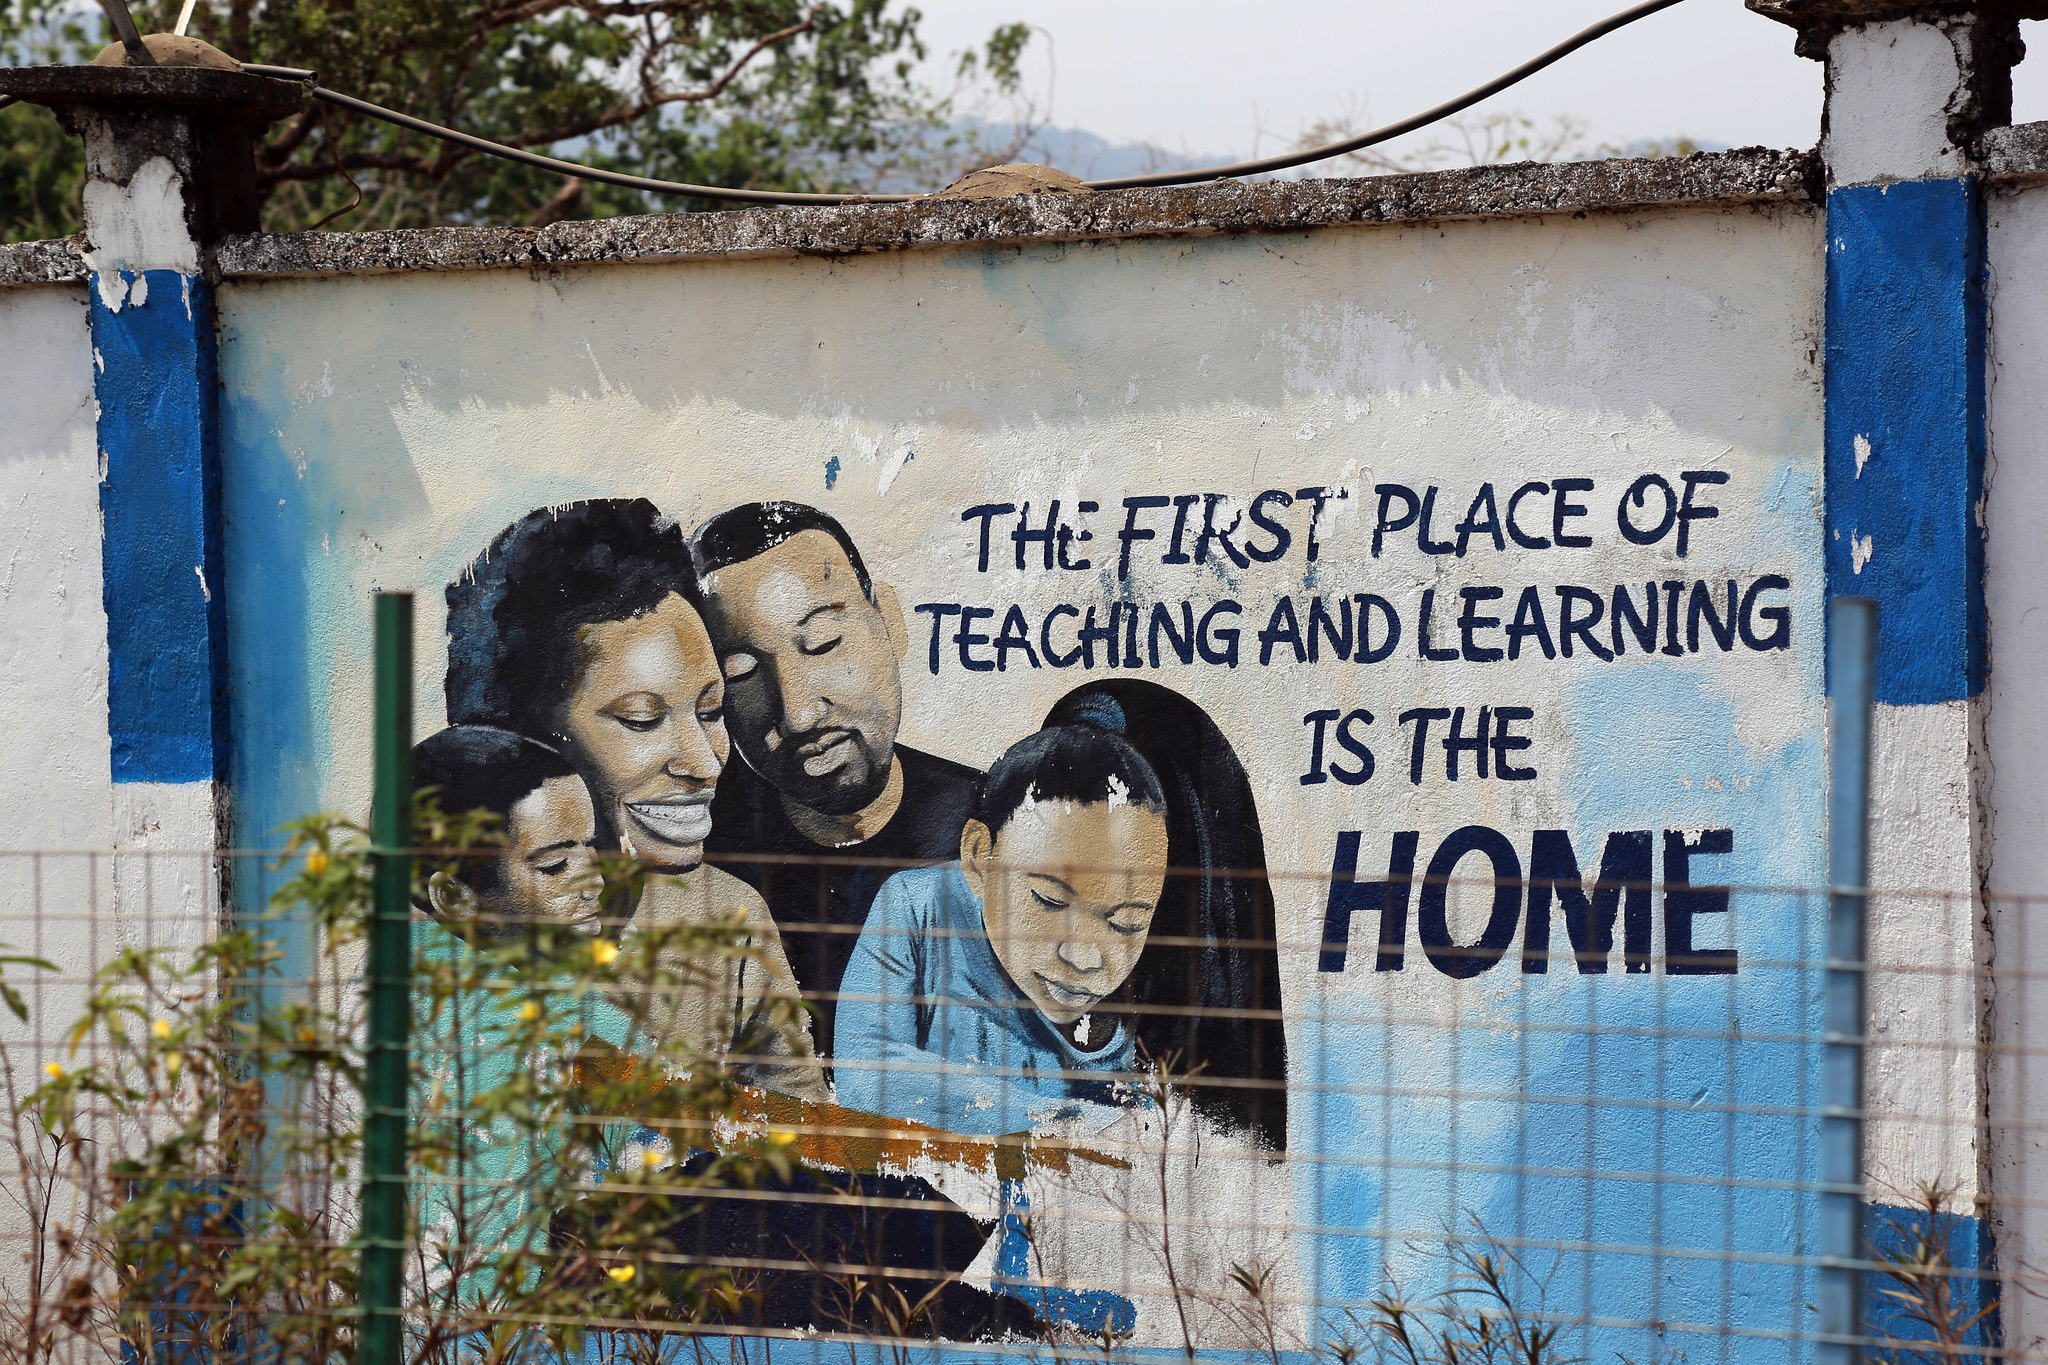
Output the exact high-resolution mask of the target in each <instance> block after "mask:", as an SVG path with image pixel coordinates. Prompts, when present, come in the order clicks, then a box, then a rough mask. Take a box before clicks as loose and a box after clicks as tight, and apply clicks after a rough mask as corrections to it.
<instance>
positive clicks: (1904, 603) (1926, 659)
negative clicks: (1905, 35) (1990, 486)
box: [1827, 179, 1985, 704]
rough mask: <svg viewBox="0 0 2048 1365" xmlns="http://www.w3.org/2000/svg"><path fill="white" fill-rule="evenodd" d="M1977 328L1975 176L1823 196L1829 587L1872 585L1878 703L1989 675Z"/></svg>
mask: <svg viewBox="0 0 2048 1365" xmlns="http://www.w3.org/2000/svg"><path fill="white" fill-rule="evenodd" d="M1984 336H1985V310H1984V213H1983V205H1982V199H1981V197H1980V195H1979V194H1978V187H1977V184H1976V182H1975V181H1974V180H1969V179H1959V180H1916V181H1908V182H1904V183H1901V184H1894V185H1855V186H1850V187H1847V188H1844V189H1838V190H1835V191H1833V192H1832V193H1831V194H1829V195H1828V246H1827V565H1828V595H1829V596H1830V597H1833V596H1837V595H1840V594H1854V595H1856V596H1861V597H1872V598H1875V599H1877V603H1878V658H1877V700H1879V701H1880V702H1889V703H1894V704H1911V703H1924V702H1941V701H1953V700H1956V699H1957V698H1961V697H1968V696H1974V695H1975V694H1976V693H1977V692H1978V690H1979V689H1981V688H1982V687H1983V686H1984V671H1985V651H1984V589H1983V584H1984V537H1983V532H1982V529H1981V527H1980V526H1979V524H1978V504H1979V501H1980V499H1981V497H1982V495H1983V488H1984V440H1985V436H1984ZM1859 557H1860V558H1862V559H1863V560H1864V562H1863V563H1862V567H1861V572H1858V570H1857V560H1858V558H1859Z"/></svg>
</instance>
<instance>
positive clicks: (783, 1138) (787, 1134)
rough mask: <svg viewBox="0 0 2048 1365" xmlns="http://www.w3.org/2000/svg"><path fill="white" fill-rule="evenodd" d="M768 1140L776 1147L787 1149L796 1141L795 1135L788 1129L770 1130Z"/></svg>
mask: <svg viewBox="0 0 2048 1365" xmlns="http://www.w3.org/2000/svg"><path fill="white" fill-rule="evenodd" d="M768 1140H769V1141H770V1142H772V1143H774V1144H775V1145H776V1146H777V1147H787V1146H789V1144H790V1143H792V1142H795V1141H796V1133H795V1131H794V1130H792V1129H789V1128H770V1129H769V1130H768Z"/></svg>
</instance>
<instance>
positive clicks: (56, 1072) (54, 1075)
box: [43, 1062, 64, 1081]
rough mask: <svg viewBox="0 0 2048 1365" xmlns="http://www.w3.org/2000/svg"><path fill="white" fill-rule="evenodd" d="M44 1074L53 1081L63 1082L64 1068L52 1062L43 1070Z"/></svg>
mask: <svg viewBox="0 0 2048 1365" xmlns="http://www.w3.org/2000/svg"><path fill="white" fill-rule="evenodd" d="M43 1074H44V1075H46V1076H48V1077H49V1078H50V1079H51V1080H53V1081H61V1080H63V1079H64V1068H63V1067H61V1066H58V1065H57V1064H56V1063H55V1062H51V1063H50V1064H49V1065H48V1066H46V1067H44V1068H43Z"/></svg>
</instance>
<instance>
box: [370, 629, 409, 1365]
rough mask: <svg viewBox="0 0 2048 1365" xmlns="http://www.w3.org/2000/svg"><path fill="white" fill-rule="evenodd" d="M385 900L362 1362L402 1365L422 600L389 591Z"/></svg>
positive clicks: (373, 836) (373, 923)
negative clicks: (416, 650)
mask: <svg viewBox="0 0 2048 1365" xmlns="http://www.w3.org/2000/svg"><path fill="white" fill-rule="evenodd" d="M376 654H377V658H376V718H375V725H376V734H375V741H374V742H375V760H376V788H375V792H374V795H373V796H372V799H371V804H370V848H371V854H372V857H373V858H374V859H375V863H374V868H375V883H374V886H375V902H374V905H373V908H372V912H371V919H370V944H369V964H368V972H367V975H368V989H369V1016H370V1017H369V1049H368V1055H367V1058H366V1062H367V1066H366V1073H367V1074H366V1078H365V1082H366V1084H365V1094H364V1116H363V1225H362V1227H363V1231H362V1248H363V1269H362V1284H361V1293H362V1305H363V1318H362V1340H361V1350H360V1353H359V1355H358V1359H360V1360H363V1361H366V1362H370V1365H398V1363H399V1362H400V1360H401V1359H402V1357H403V1354H404V1350H403V1332H404V1319H403V1318H402V1317H401V1316H400V1311H399V1293H400V1290H401V1289H402V1287H403V1285H404V1280H405V1250H406V1219H405V1206H406V1197H405V1196H406V1178H405V1177H406V1172H405V1130H406V1088H407V1076H406V1071H407V1067H406V1049H407V1044H408V1042H409V1034H410V1033H411V1031H412V903H411V890H412V855H411V853H410V851H409V850H410V849H411V846H412V594H411V593H408V592H380V593H378V594H377V617H376Z"/></svg>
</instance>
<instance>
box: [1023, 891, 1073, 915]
mask: <svg viewBox="0 0 2048 1365" xmlns="http://www.w3.org/2000/svg"><path fill="white" fill-rule="evenodd" d="M1031 899H1033V900H1035V901H1037V902H1038V903H1039V905H1040V906H1042V907H1044V908H1045V909H1047V910H1064V909H1066V908H1067V903H1066V902H1065V901H1063V900H1055V899H1054V898H1053V897H1051V896H1048V895H1046V894H1045V893H1044V892H1043V891H1036V890H1034V891H1033V892H1032V893H1031Z"/></svg>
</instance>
